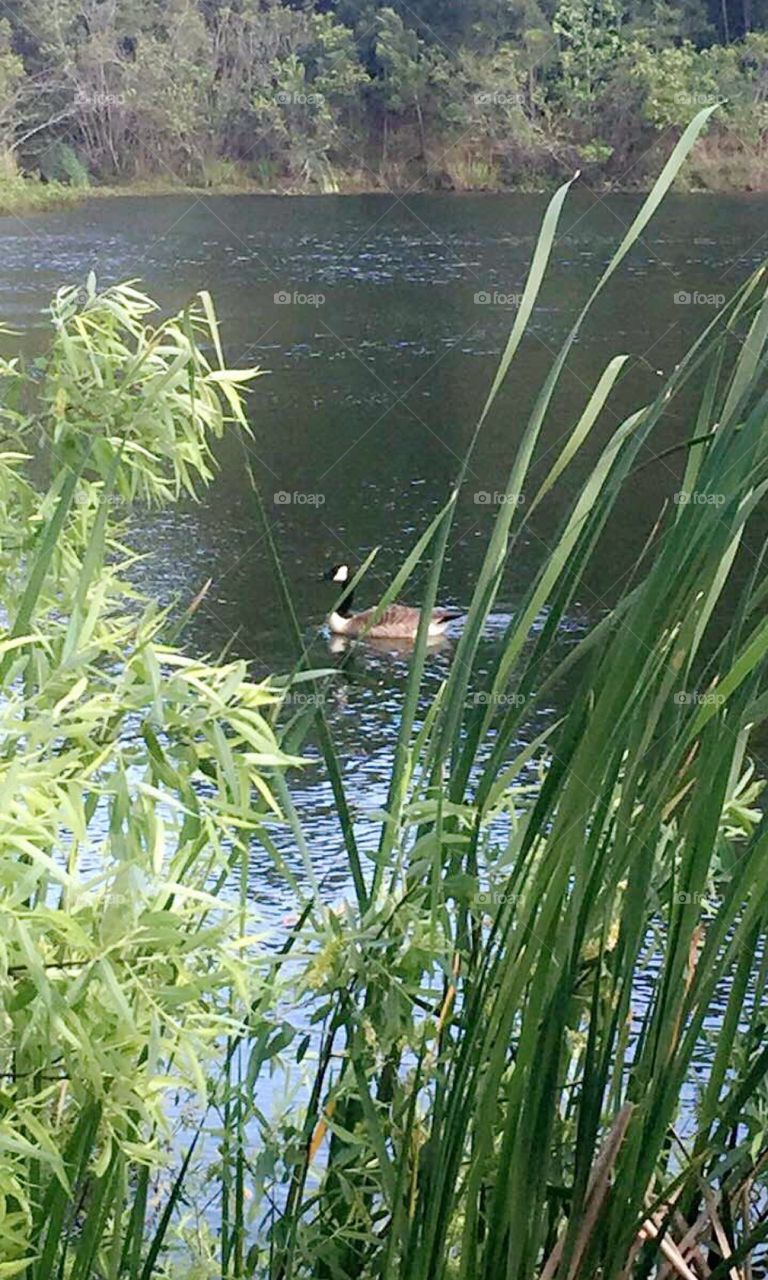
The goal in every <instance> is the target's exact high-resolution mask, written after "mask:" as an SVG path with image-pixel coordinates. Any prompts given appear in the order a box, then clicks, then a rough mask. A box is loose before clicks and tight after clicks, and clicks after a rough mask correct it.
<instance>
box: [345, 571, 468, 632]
mask: <svg viewBox="0 0 768 1280" xmlns="http://www.w3.org/2000/svg"><path fill="white" fill-rule="evenodd" d="M352 576H353V575H352V573H351V571H350V568H349V565H347V564H335V565H333V566H332V568H330V569H329V570H328V571H327V573H325V574H323V577H324V578H326V579H327V580H328V581H330V582H338V583H341V584H343V583H345V582H349V580H350V578H351V577H352ZM353 595H354V591H347V593H346V595H344V596H343V598H342V599H341V600H340V602H339V604H338V606H337V608H336V609H334V611H333V613H332V614H331V615H330V617H329V618H328V625H329V627H330V628H331V631H332V632H333V633H334V635H337V636H359V635H363V634H365V637H366V639H367V638H368V637H369V636H370V637H371V639H372V640H376V639H382V640H415V639H416V632H417V631H418V628H419V618H420V617H421V610H420V609H413V608H412V607H411V606H410V605H407V604H390V605H388V606H387V608H386V609H385V610H384V612H383V613H382V615H381V617H380V618H379V619H378V621H377V622H375V623H374V625H373V626H372V627H371V626H370V625H369V624H370V621H371V618H372V617H373V615H374V613H375V610H374V609H363V610H362V612H361V613H352V597H353ZM460 617H461V609H433V610H432V618H431V620H430V623H429V630H428V631H427V639H428V640H437V639H439V638H440V637H441V636H442V635H443V634H444V633H445V629H446V627H447V626H448V623H449V622H453V620H454V619H455V618H460Z"/></svg>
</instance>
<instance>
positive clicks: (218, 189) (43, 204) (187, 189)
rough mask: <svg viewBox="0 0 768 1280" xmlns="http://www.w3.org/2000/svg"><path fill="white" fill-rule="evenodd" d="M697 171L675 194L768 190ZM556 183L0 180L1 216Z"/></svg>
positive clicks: (611, 185)
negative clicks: (154, 203)
mask: <svg viewBox="0 0 768 1280" xmlns="http://www.w3.org/2000/svg"><path fill="white" fill-rule="evenodd" d="M707 155H708V160H707V165H708V169H709V168H710V167H712V168H713V169H716V167H717V160H716V157H715V158H713V151H712V150H711V149H710V150H709V152H708V153H707ZM696 173H697V171H696V170H695V169H694V170H693V175H694V176H692V177H691V179H690V182H689V184H686V181H685V175H683V178H682V180H681V181H680V182H678V184H677V190H678V192H680V191H683V192H685V193H686V194H687V195H699V196H715V195H739V194H744V195H747V194H759V193H761V192H763V191H768V184H766V185H765V186H764V185H762V181H761V185H760V186H759V187H757V188H756V187H755V186H753V185H752V183H751V182H747V183H746V184H745V185H741V184H737V185H731V186H727V185H726V186H715V185H711V184H707V183H704V182H702V181H701V179H700V178H699V177H697V176H695V175H696ZM556 185H557V184H556V182H555V180H554V179H552V180H550V181H547V182H541V183H539V184H536V183H533V182H531V181H527V182H525V183H523V184H521V185H514V184H511V185H509V184H508V185H498V186H488V185H479V186H471V185H468V186H446V185H435V186H429V185H428V182H423V183H421V184H417V185H404V186H403V187H402V188H400V189H398V188H397V187H390V186H389V185H387V183H386V182H385V181H384V180H383V179H381V180H379V181H368V182H366V181H365V180H364V179H361V178H360V176H359V175H357V176H349V175H344V174H336V175H334V178H333V181H332V182H330V183H328V184H327V185H326V186H325V187H323V188H313V187H307V186H300V185H297V186H290V185H288V184H286V185H281V186H262V185H260V184H259V183H258V182H257V181H256V180H254V179H253V178H249V177H247V176H245V175H243V176H242V177H239V178H233V177H229V178H227V179H225V180H224V181H222V182H218V183H215V184H208V185H202V184H201V183H195V182H185V181H183V180H182V179H171V178H162V177H152V178H141V179H139V178H136V179H131V180H128V181H126V182H123V183H118V184H114V183H111V184H110V183H103V184H88V185H83V186H78V187H71V186H67V185H66V184H65V183H62V182H41V181H40V179H39V178H37V177H31V176H30V177H22V176H19V177H17V178H16V179H15V180H14V181H12V182H4V181H3V180H2V179H0V217H3V216H5V215H13V214H22V213H45V212H53V211H55V210H57V209H64V208H72V207H73V206H76V205H79V204H82V203H84V202H85V201H86V200H115V199H121V198H133V199H136V198H156V197H160V196H179V195H182V196H183V195H190V196H201V197H202V196H207V197H214V196H282V197H286V198H291V199H300V198H302V197H304V196H360V195H396V196H400V197H402V198H404V196H405V195H409V196H416V195H436V194H441V195H446V194H450V195H454V196H468V195H488V196H495V195H514V194H526V195H547V194H551V193H552V190H553V189H554V187H555V186H556ZM651 185H652V184H650V183H638V184H631V183H624V184H617V183H615V182H612V181H610V180H609V179H608V178H604V177H603V178H597V179H596V180H593V181H592V182H590V188H591V189H592V190H593V191H594V192H595V193H596V194H599V195H605V194H616V195H647V194H648V191H649V190H650V188H651Z"/></svg>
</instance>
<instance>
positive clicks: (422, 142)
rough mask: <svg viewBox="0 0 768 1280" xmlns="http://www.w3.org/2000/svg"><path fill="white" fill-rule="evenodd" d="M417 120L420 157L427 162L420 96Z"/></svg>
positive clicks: (417, 106) (417, 99)
mask: <svg viewBox="0 0 768 1280" xmlns="http://www.w3.org/2000/svg"><path fill="white" fill-rule="evenodd" d="M416 119H417V120H418V122H419V143H420V146H421V155H420V156H419V159H420V160H426V158H427V140H426V138H425V137H424V117H423V115H422V114H421V103H420V102H419V98H418V94H417V95H416Z"/></svg>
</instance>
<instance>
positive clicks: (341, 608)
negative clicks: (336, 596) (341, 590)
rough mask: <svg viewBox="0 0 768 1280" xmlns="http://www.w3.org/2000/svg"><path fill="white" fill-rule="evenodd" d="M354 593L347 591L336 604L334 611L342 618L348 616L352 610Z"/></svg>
mask: <svg viewBox="0 0 768 1280" xmlns="http://www.w3.org/2000/svg"><path fill="white" fill-rule="evenodd" d="M354 594H355V593H354V591H348V592H347V593H346V595H344V596H342V598H341V600H340V601H339V603H338V605H337V606H336V612H337V613H340V614H341V616H342V618H348V617H349V615H350V613H351V612H352V598H353V596H354Z"/></svg>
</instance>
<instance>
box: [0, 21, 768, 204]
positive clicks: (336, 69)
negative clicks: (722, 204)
mask: <svg viewBox="0 0 768 1280" xmlns="http://www.w3.org/2000/svg"><path fill="white" fill-rule="evenodd" d="M2 15H3V16H2V20H0V156H1V157H2V165H3V168H4V171H5V172H6V174H10V173H15V172H19V171H21V172H24V173H32V174H40V175H41V176H42V177H43V178H44V179H46V180H48V181H52V180H56V181H60V182H61V181H63V182H67V183H70V184H73V185H87V184H88V183H90V182H102V183H122V182H136V181H140V180H142V179H161V180H166V179H167V180H169V181H171V180H182V181H184V182H187V183H193V184H202V185H204V186H224V185H227V184H237V183H241V182H247V183H254V184H257V185H258V186H260V187H263V188H266V189H277V190H320V191H334V190H355V189H365V188H376V187H378V186H383V185H387V186H398V187H402V186H413V185H416V186H421V187H427V188H446V189H465V190H470V189H484V188H488V189H490V188H497V187H504V186H518V187H527V186H530V187H540V186H543V185H547V183H548V182H550V181H554V180H555V179H556V178H557V177H559V176H560V175H561V174H562V173H563V172H567V171H572V170H573V168H574V167H580V168H582V169H586V170H587V171H588V172H590V173H593V174H594V175H595V176H597V177H599V178H604V179H605V180H607V181H610V182H613V183H617V184H622V185H635V184H636V185H642V184H643V182H644V181H645V180H646V178H647V175H648V174H649V173H650V172H651V171H652V170H657V169H658V164H659V151H660V150H661V151H662V153H663V151H664V150H665V149H671V147H672V146H673V145H674V142H675V140H676V138H677V137H678V136H679V133H680V131H681V129H682V128H683V127H684V125H685V124H686V123H687V121H688V120H689V119H690V118H691V117H692V116H693V115H694V114H695V112H696V111H697V110H698V109H699V108H700V107H701V106H703V105H705V104H707V103H710V102H713V101H720V102H721V103H722V105H721V107H720V110H719V112H718V113H717V116H716V119H715V121H714V122H713V124H712V125H711V126H710V129H709V132H708V134H707V136H706V137H705V138H704V140H703V141H702V142H701V143H700V145H699V147H698V149H697V151H696V153H695V155H694V158H693V160H692V161H691V162H689V168H688V176H689V181H690V182H691V183H693V184H695V185H703V186H709V187H760V186H762V185H764V179H765V178H766V177H768V166H766V164H765V160H764V155H763V151H764V148H763V139H764V136H765V133H766V127H767V126H768V105H767V103H768V0H680V3H677V4H674V3H668V2H667V0H460V2H459V0H455V2H452V3H449V2H446V0H390V2H389V3H381V2H380V0H293V2H291V0H235V2H234V3H222V2H221V0H49V3H47V4H46V5H45V6H41V5H40V4H39V3H38V0H7V2H6V3H4V4H3V6H2Z"/></svg>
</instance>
